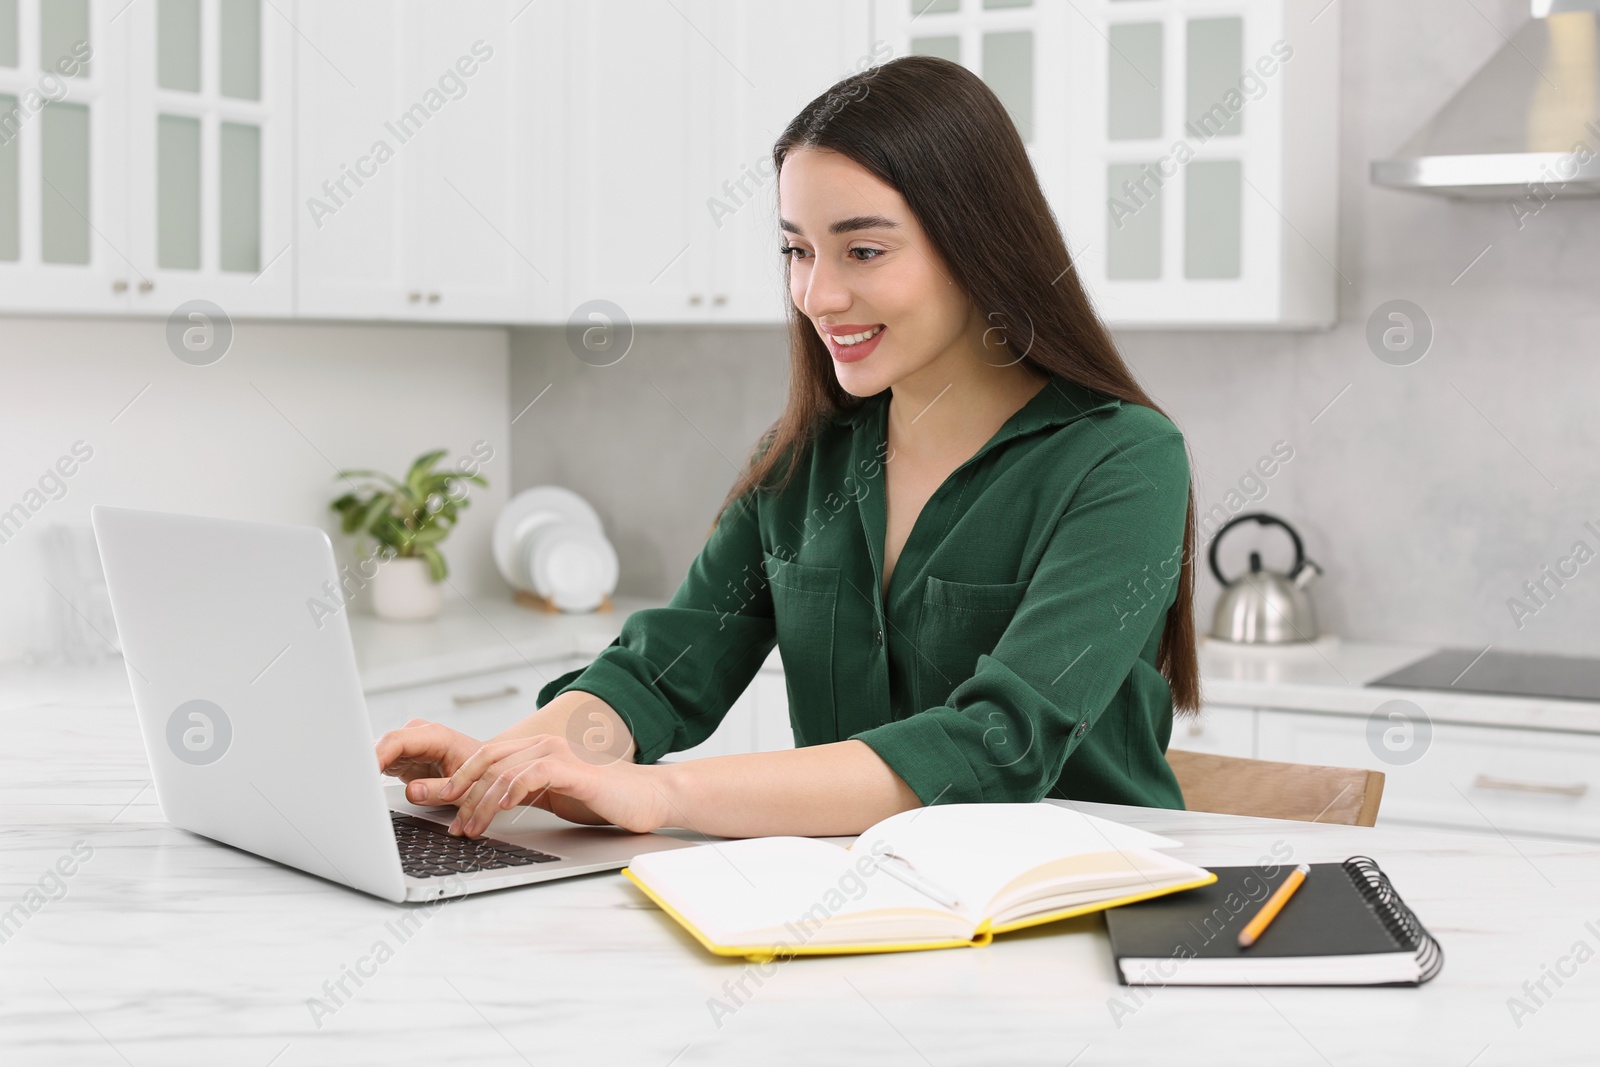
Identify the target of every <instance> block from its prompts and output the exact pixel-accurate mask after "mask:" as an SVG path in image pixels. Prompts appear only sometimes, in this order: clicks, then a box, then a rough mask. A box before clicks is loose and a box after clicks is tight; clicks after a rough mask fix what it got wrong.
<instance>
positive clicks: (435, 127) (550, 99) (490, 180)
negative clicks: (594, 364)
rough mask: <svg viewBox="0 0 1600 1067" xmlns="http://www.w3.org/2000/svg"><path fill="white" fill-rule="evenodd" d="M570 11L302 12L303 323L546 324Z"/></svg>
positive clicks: (511, 7) (558, 204) (408, 6)
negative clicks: (565, 38) (315, 320)
mask: <svg viewBox="0 0 1600 1067" xmlns="http://www.w3.org/2000/svg"><path fill="white" fill-rule="evenodd" d="M565 18H566V8H565V7H564V6H561V5H549V4H533V5H527V4H524V3H513V2H510V0H467V2H456V3H451V4H449V5H444V4H432V3H423V2H418V0H409V2H407V3H404V4H400V5H394V4H391V3H389V2H387V0H354V2H346V3H340V4H321V3H307V4H302V5H300V30H301V34H302V38H303V39H302V41H301V46H300V47H299V49H298V55H297V63H296V71H297V82H298V92H299V102H298V112H297V130H296V136H297V143H298V147H299V155H298V165H297V189H298V194H297V195H298V200H299V203H298V204H297V207H296V210H295V231H296V234H297V238H296V241H297V251H298V253H299V262H298V283H297V290H298V312H299V314H300V315H301V316H303V317H310V318H346V319H348V318H356V319H408V320H416V321H426V322H508V323H518V322H552V321H559V319H560V317H561V316H562V315H563V313H564V311H563V309H564V305H565V299H566V297H565V289H564V262H563V260H564V257H563V255H562V249H563V234H562V227H563V219H564V211H563V209H562V204H563V200H564V196H565V169H564V168H565V163H566V153H565V152H564V151H563V150H562V145H563V143H564V136H565V134H564V125H565V121H566V116H565V109H564V108H563V106H562V100H563V96H564V81H563V79H564V77H565V62H564V59H563V56H564V49H563V47H562V43H563V39H562V34H563V32H564V21H565Z"/></svg>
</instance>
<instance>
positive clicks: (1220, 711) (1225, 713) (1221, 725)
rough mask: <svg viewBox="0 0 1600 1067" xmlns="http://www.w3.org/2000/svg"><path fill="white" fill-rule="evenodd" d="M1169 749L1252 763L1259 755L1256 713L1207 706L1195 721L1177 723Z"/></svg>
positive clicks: (1212, 705) (1185, 720)
mask: <svg viewBox="0 0 1600 1067" xmlns="http://www.w3.org/2000/svg"><path fill="white" fill-rule="evenodd" d="M1167 747H1168V748H1169V749H1173V748H1181V749H1184V750H1185V751H1188V752H1210V753H1212V754H1214V755H1218V756H1243V757H1245V758H1247V759H1248V758H1250V757H1252V756H1254V755H1255V754H1256V712H1255V709H1254V708H1232V707H1227V706H1226V705H1222V704H1206V705H1204V706H1202V707H1201V709H1200V714H1199V715H1198V716H1196V717H1195V718H1192V719H1177V720H1175V721H1174V722H1173V724H1172V740H1170V741H1169V742H1167Z"/></svg>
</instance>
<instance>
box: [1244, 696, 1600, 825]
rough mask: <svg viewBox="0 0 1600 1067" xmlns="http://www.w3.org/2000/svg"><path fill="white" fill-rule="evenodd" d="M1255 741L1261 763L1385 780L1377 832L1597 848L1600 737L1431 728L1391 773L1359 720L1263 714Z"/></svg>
mask: <svg viewBox="0 0 1600 1067" xmlns="http://www.w3.org/2000/svg"><path fill="white" fill-rule="evenodd" d="M1257 731H1258V732H1257V741H1258V751H1259V754H1260V758H1262V759H1272V760H1283V761H1285V762H1289V763H1321V764H1328V765H1333V766H1340V767H1367V768H1371V769H1372V770H1378V771H1383V772H1384V774H1385V775H1386V780H1385V782H1384V790H1383V804H1382V806H1381V807H1380V809H1379V812H1378V821H1379V823H1380V824H1382V823H1387V822H1415V823H1431V824H1438V825H1447V826H1457V827H1461V828H1463V829H1468V830H1475V831H1481V832H1483V833H1491V834H1492V833H1496V832H1504V833H1520V834H1557V835H1561V836H1568V837H1583V838H1590V839H1600V737H1595V736H1591V735H1588V734H1564V733H1552V732H1547V731H1537V730H1508V729H1496V728H1493V727H1484V726H1464V725H1459V724H1455V723H1435V724H1433V727H1432V736H1431V738H1430V740H1429V742H1428V747H1427V748H1426V749H1425V750H1424V751H1423V753H1422V755H1421V756H1420V757H1419V758H1417V759H1416V760H1415V761H1414V762H1412V763H1408V764H1405V765H1400V766H1397V765H1394V764H1389V763H1386V762H1384V761H1383V760H1381V759H1379V758H1378V757H1377V756H1376V755H1375V754H1374V753H1373V751H1372V749H1371V748H1370V747H1368V744H1367V720H1366V719H1365V718H1360V717H1356V716H1344V715H1318V714H1312V713H1299V712H1285V711H1266V710H1263V711H1261V712H1260V719H1259V722H1258V727H1257Z"/></svg>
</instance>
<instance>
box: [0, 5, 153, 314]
mask: <svg viewBox="0 0 1600 1067" xmlns="http://www.w3.org/2000/svg"><path fill="white" fill-rule="evenodd" d="M114 14H115V8H113V7H112V6H111V5H110V4H109V3H105V4H102V3H99V2H91V0H0V307H4V308H8V309H13V310H26V311H75V310H90V311H117V310H121V309H122V308H124V307H125V306H126V304H127V301H128V295H127V290H128V285H127V281H126V277H127V273H128V265H127V263H126V261H125V259H124V253H125V250H126V248H127V243H128V242H127V235H126V226H125V222H126V217H125V211H124V206H123V203H122V199H121V197H122V193H123V185H122V183H121V182H120V180H119V177H120V175H121V174H122V173H123V171H124V169H125V152H126V147H127V145H126V139H125V138H123V137H121V136H120V133H121V130H122V128H123V125H124V120H123V115H124V113H125V111H124V109H125V103H126V102H125V100H124V99H123V96H122V93H121V91H120V90H121V88H122V83H123V69H122V63H123V60H124V53H125V49H124V48H123V47H122V46H121V40H122V36H123V34H122V32H121V29H120V27H118V26H115V25H114V24H113V23H112V17H113V16H114ZM119 283H120V284H119Z"/></svg>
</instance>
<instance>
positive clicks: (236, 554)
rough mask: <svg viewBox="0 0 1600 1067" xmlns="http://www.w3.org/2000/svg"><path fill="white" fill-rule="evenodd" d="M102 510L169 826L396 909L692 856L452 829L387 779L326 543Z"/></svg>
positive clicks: (296, 531) (295, 531)
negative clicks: (647, 856)
mask: <svg viewBox="0 0 1600 1067" xmlns="http://www.w3.org/2000/svg"><path fill="white" fill-rule="evenodd" d="M90 514H91V518H92V521H93V523H94V532H95V539H96V541H97V542H98V543H99V548H100V559H101V561H102V563H103V564H104V567H105V575H106V588H107V590H108V591H109V593H110V599H111V611H112V615H113V617H114V618H115V619H116V624H117V633H118V635H119V636H120V638H121V643H122V652H123V658H124V660H125V661H126V663H127V668H128V681H129V683H130V684H131V685H132V687H133V703H134V707H135V708H136V709H137V712H138V716H139V730H140V733H141V735H142V736H143V739H144V747H145V752H146V754H147V755H148V757H149V760H150V772H151V775H152V776H153V779H154V784H155V790H156V799H157V801H158V802H159V803H160V805H161V813H162V815H163V816H165V817H166V819H167V821H169V822H171V823H172V824H173V825H174V826H177V827H180V828H182V829H184V830H189V831H192V832H193V833H196V834H201V835H203V836H205V837H208V838H211V839H212V840H215V841H219V842H222V843H224V844H227V845H232V846H233V847H235V848H239V849H243V850H245V851H246V852H251V853H254V854H255V855H257V856H262V857H265V858H266V859H270V860H275V861H277V862H278V863H282V864H286V865H288V866H290V867H294V868H296V869H298V870H301V871H304V872H306V873H307V874H313V875H316V876H318V877H320V878H325V879H328V880H329V881H332V882H338V883H340V884H342V885H346V886H349V887H351V888H352V889H358V890H361V891H362V892H364V893H370V894H372V895H373V896H377V897H382V898H383V899H385V900H390V901H395V902H401V901H423V900H438V899H441V898H444V897H456V896H462V895H465V894H468V893H480V892H485V891H487V890H491V889H503V888H506V887H508V886H515V885H524V884H527V883H530V882H545V881H551V880H554V879H558V878H569V877H572V876H574V875H580V874H590V873H592V872H596V871H613V870H617V869H619V868H621V867H625V866H627V864H628V861H629V860H631V859H632V858H633V857H634V856H637V855H639V854H641V853H645V852H656V851H661V850H663V849H671V848H686V847H695V844H696V843H695V842H693V841H689V840H684V839H681V838H677V837H672V836H668V835H664V834H636V833H633V832H631V831H628V830H623V829H621V828H619V827H611V826H578V825H576V824H574V823H569V822H567V821H566V820H564V819H561V818H560V817H559V816H556V815H552V814H550V813H549V812H546V811H544V810H543V809H539V808H532V807H518V808H513V809H510V810H508V811H503V812H499V813H498V814H497V815H496V816H495V820H494V822H492V823H491V824H490V826H489V832H488V833H486V834H485V835H484V836H483V837H480V838H476V839H469V838H463V837H452V836H450V834H449V833H448V832H447V827H448V826H449V823H450V820H451V819H452V818H453V817H454V814H455V809H454V808H453V807H444V808H425V807H418V806H416V805H413V804H410V803H409V802H407V801H406V800H405V792H404V787H403V785H401V784H400V783H399V782H398V781H397V780H395V779H386V778H384V777H383V776H382V775H381V773H380V772H379V770H378V766H377V757H376V755H375V753H374V749H373V745H374V742H375V740H376V738H375V737H374V731H373V728H372V724H371V722H370V720H369V718H368V715H367V705H366V700H365V698H364V697H363V695H362V692H361V679H360V677H359V675H358V673H357V670H356V659H355V649H354V646H353V645H352V644H351V641H350V628H349V624H348V621H347V619H346V618H345V613H344V610H343V609H339V610H338V611H336V612H335V613H334V614H332V615H329V614H328V613H327V611H326V610H325V609H326V607H327V605H328V604H329V603H330V597H329V593H328V590H335V591H337V590H338V589H339V588H340V576H339V573H338V570H337V567H336V565H335V563H334V557H333V546H332V544H331V543H330V542H329V540H328V535H327V534H326V533H324V532H323V531H321V530H319V529H316V528H314V527H309V526H290V525H281V524H275V523H262V522H241V521H237V520H232V519H215V518H204V517H200V516H192V515H175V514H168V513H164V512H156V511H142V510H135V509H131V508H118V507H107V506H105V505H103V504H97V505H95V506H94V507H93V508H91V509H90ZM314 602H320V607H318V609H317V610H315V611H313V610H312V606H313V603H314ZM331 603H332V604H334V605H335V606H337V605H338V603H339V600H338V598H332V599H331ZM528 710H529V711H530V712H531V711H532V710H533V709H532V708H531V707H530V708H529V709H528ZM447 715H448V712H443V711H442V712H441V721H448V718H447ZM507 725H509V723H508V724H507ZM385 782H392V783H394V784H393V785H390V786H388V787H386V786H385Z"/></svg>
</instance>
